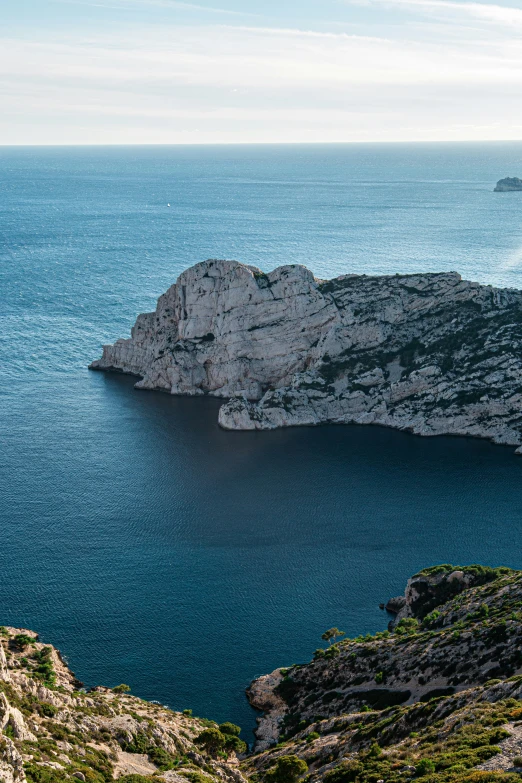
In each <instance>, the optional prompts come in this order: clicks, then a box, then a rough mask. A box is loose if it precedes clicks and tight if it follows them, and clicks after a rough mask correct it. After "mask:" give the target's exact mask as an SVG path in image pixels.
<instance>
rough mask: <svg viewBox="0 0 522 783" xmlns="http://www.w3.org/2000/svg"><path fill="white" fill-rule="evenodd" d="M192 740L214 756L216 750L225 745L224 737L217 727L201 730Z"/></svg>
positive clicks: (221, 748)
mask: <svg viewBox="0 0 522 783" xmlns="http://www.w3.org/2000/svg"><path fill="white" fill-rule="evenodd" d="M194 742H195V743H196V745H199V746H200V747H202V748H203V750H205V751H206V752H207V753H209V754H210V755H211V756H215V755H216V753H217V752H218V751H220V750H223V748H224V747H225V742H226V737H225V735H224V734H222V733H221V732H220V730H219V729H217V728H209V729H205V730H204V731H202V732H201V734H199V735H198V736H197V737H196V739H195V740H194Z"/></svg>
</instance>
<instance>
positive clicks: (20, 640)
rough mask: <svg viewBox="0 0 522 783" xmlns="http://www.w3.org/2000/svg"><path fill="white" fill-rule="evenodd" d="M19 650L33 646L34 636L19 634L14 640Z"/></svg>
mask: <svg viewBox="0 0 522 783" xmlns="http://www.w3.org/2000/svg"><path fill="white" fill-rule="evenodd" d="M13 642H14V643H15V644H16V646H17V647H18V649H19V650H25V648H26V647H28V645H30V644H33V642H34V639H33V637H32V636H28V635H27V634H26V633H17V634H16V636H15V637H14V639H13Z"/></svg>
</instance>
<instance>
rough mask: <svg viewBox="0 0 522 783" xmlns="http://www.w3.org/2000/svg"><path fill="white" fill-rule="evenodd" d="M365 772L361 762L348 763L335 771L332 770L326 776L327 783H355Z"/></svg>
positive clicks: (352, 761)
mask: <svg viewBox="0 0 522 783" xmlns="http://www.w3.org/2000/svg"><path fill="white" fill-rule="evenodd" d="M363 772H364V767H363V765H362V764H361V763H360V761H355V760H351V761H346V762H345V763H344V764H341V766H339V767H335V769H331V770H330V771H329V772H327V773H326V775H325V776H324V780H325V783H355V781H356V780H357V778H358V777H359V776H360V775H362V774H363Z"/></svg>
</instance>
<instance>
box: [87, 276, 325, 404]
mask: <svg viewBox="0 0 522 783" xmlns="http://www.w3.org/2000/svg"><path fill="white" fill-rule="evenodd" d="M335 318H336V309H335V307H334V306H333V305H332V303H331V302H329V301H327V300H325V297H324V296H323V295H322V294H321V293H320V291H319V290H318V288H317V286H316V285H315V284H314V278H313V275H312V273H311V272H309V271H308V270H307V269H305V268H304V267H301V266H288V267H280V268H279V269H277V270H275V272H272V273H271V274H269V275H264V274H263V273H261V272H260V271H259V270H257V269H255V268H254V267H248V266H245V265H243V264H238V263H237V262H235V261H206V262H205V263H202V264H197V265H196V266H194V267H192V268H191V269H188V270H187V271H186V272H183V274H182V275H180V277H179V279H178V281H177V283H176V284H175V285H173V286H171V288H169V290H168V291H167V293H166V294H164V295H163V296H161V297H160V299H159V300H158V306H157V309H156V312H155V313H146V314H144V315H140V316H139V317H138V319H137V321H136V325H135V326H134V328H133V330H132V337H131V339H130V340H118V341H117V342H116V343H115V344H114V345H113V346H104V349H103V357H102V359H100V360H99V361H97V362H93V363H92V365H91V367H92V368H93V369H118V370H122V371H123V372H131V373H135V374H136V375H142V376H143V380H142V381H140V383H138V384H137V385H138V387H139V388H147V389H166V390H168V391H170V392H171V393H172V394H203V393H208V394H213V395H216V396H218V397H229V396H231V395H234V394H237V393H241V394H243V395H245V396H246V397H247V398H249V399H254V400H257V399H259V398H260V397H261V396H262V393H263V389H266V387H267V386H270V385H275V384H281V383H284V382H285V380H289V379H290V376H291V374H292V373H294V372H297V371H300V370H303V369H305V367H306V366H307V360H309V357H310V352H311V351H312V348H313V345H314V343H317V341H318V339H319V337H320V336H321V335H322V334H323V333H324V332H325V331H326V330H327V329H328V326H329V324H330V323H331V322H332V321H333V320H335Z"/></svg>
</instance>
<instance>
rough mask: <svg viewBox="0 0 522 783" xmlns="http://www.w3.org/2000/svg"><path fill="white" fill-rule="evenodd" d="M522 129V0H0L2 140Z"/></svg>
mask: <svg viewBox="0 0 522 783" xmlns="http://www.w3.org/2000/svg"><path fill="white" fill-rule="evenodd" d="M489 139H491V140H507V139H522V0H519V2H518V5H517V4H516V3H513V2H511V3H508V2H502V0H499V2H498V3H496V2H491V3H488V2H469V1H468V0H455V1H453V0H287V1H286V2H285V0H212V1H211V2H207V0H200V1H199V2H194V3H192V2H190V1H187V2H184V1H183V2H182V1H181V0H0V144H187V143H188V144H198V143H203V144H209V143H233V144H236V143H267V142H269V143H281V142H284V143H287V142H360V141H365V142H393V141H463V140H477V141H478V140H489Z"/></svg>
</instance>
